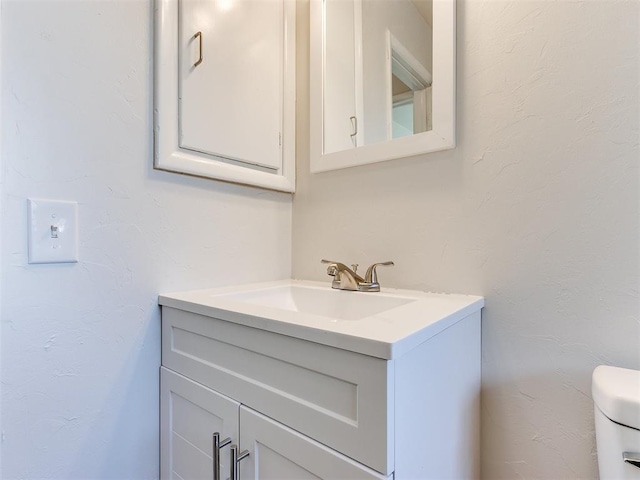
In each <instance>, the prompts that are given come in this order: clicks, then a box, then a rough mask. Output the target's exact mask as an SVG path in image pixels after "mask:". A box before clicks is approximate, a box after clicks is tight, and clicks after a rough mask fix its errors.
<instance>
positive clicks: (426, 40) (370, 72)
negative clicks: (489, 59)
mask: <svg viewBox="0 0 640 480" xmlns="http://www.w3.org/2000/svg"><path fill="white" fill-rule="evenodd" d="M310 20H311V59H310V60H311V85H310V86H311V122H310V124H311V132H310V139H311V171H312V172H322V171H326V170H335V169H340V168H347V167H352V166H356V165H364V164H368V163H374V162H380V161H385V160H391V159H396V158H402V157H407V156H412V155H418V154H422V153H428V152H434V151H438V150H445V149H448V148H453V147H454V146H455V0H311V19H310Z"/></svg>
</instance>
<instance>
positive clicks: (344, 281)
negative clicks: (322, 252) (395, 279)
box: [322, 260, 394, 292]
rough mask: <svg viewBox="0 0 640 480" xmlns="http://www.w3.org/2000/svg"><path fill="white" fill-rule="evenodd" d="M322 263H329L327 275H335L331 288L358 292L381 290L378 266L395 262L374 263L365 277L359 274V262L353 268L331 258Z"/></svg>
mask: <svg viewBox="0 0 640 480" xmlns="http://www.w3.org/2000/svg"><path fill="white" fill-rule="evenodd" d="M322 263H328V264H329V266H328V267H327V275H330V276H332V277H333V281H332V282H331V288H336V289H339V290H353V291H358V292H379V291H380V284H379V283H378V274H377V273H376V267H378V266H379V265H383V266H388V265H393V264H394V263H393V262H380V263H374V264H373V265H371V266H370V267H369V268H368V269H367V273H365V275H364V278H362V277H361V276H360V275H358V273H357V270H358V264H357V263H354V264H353V265H351V268H349V267H347V266H346V265H345V264H344V263H341V262H333V261H331V260H322Z"/></svg>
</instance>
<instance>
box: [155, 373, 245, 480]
mask: <svg viewBox="0 0 640 480" xmlns="http://www.w3.org/2000/svg"><path fill="white" fill-rule="evenodd" d="M174 394H175V395H177V396H179V397H180V398H182V399H183V400H184V401H186V402H188V403H189V404H193V405H195V406H196V407H199V409H202V410H204V411H205V412H207V413H209V414H211V415H212V416H214V417H217V418H218V419H220V420H221V421H222V428H221V429H220V430H221V431H220V432H219V433H220V437H221V439H224V438H227V437H229V438H231V441H232V442H233V443H236V442H237V441H238V438H239V429H238V419H239V408H240V404H239V403H238V402H236V401H235V400H233V399H231V398H228V397H226V396H224V395H222V394H220V393H218V392H216V391H214V390H211V389H210V388H207V387H205V386H204V385H201V384H199V383H197V382H194V381H193V380H191V379H189V378H187V377H184V376H182V375H180V374H179V373H176V372H174V371H173V370H169V369H167V368H165V367H160V478H161V479H162V480H170V479H172V478H174V475H173V473H174V471H175V468H174V465H173V460H174V453H176V450H175V449H176V448H178V447H176V444H175V443H174V440H178V441H179V442H178V445H183V446H184V445H186V446H187V447H185V448H188V450H185V451H189V452H199V453H197V458H202V454H204V455H206V456H207V457H212V455H213V433H214V432H213V431H211V432H205V433H204V434H202V435H200V434H197V435H196V434H194V433H193V429H194V428H195V429H197V430H199V428H200V427H201V425H202V423H200V424H198V423H196V422H197V420H198V419H197V418H193V416H191V417H186V416H184V410H183V415H182V420H185V419H186V420H187V421H186V422H184V423H183V424H181V425H179V428H181V429H184V430H187V431H188V430H190V432H189V433H191V434H192V435H191V436H193V437H195V438H197V437H206V436H208V438H206V443H207V447H206V448H204V449H203V448H201V446H202V445H201V443H202V442H203V441H205V440H203V439H202V438H200V439H199V440H200V442H194V443H191V441H190V440H192V439H191V436H187V435H185V437H182V436H180V435H179V434H177V433H176V434H175V437H176V438H175V439H174V415H175V412H176V411H175V409H174V403H173V402H174ZM198 444H200V446H199V445H198ZM221 450H222V451H221V453H220V463H221V473H223V474H225V472H227V471H228V468H229V467H228V466H229V447H228V446H227V447H226V448H224V449H221ZM183 460H185V459H183ZM192 460H194V458H192ZM211 462H213V461H212V460H211ZM183 463H184V462H183ZM194 463H199V462H194ZM183 466H184V465H183ZM209 473H210V475H208V476H207V478H212V477H213V463H211V471H210V472H207V474H209ZM222 478H226V476H224V475H223V477H222Z"/></svg>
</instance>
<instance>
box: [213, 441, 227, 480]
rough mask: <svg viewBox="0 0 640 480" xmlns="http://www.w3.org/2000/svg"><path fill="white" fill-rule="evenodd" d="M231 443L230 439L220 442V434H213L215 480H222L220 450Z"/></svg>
mask: <svg viewBox="0 0 640 480" xmlns="http://www.w3.org/2000/svg"><path fill="white" fill-rule="evenodd" d="M230 443H231V439H230V438H228V437H227V438H225V439H224V440H222V441H220V432H216V433H214V434H213V452H211V453H212V454H213V480H220V449H221V448H222V447H226V446H227V445H229V444H230Z"/></svg>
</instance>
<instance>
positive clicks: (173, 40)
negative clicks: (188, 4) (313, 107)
mask: <svg viewBox="0 0 640 480" xmlns="http://www.w3.org/2000/svg"><path fill="white" fill-rule="evenodd" d="M178 1H179V0H155V3H154V17H155V29H154V112H153V117H154V122H153V123H154V128H153V142H154V167H155V168H156V169H158V170H166V171H171V172H178V173H184V174H188V175H194V176H198V177H204V178H211V179H217V180H222V181H225V182H231V183H240V184H245V185H251V186H255V187H261V188H266V189H270V190H277V191H282V192H289V193H293V192H294V191H295V70H296V68H295V39H296V31H295V16H296V13H295V10H296V6H295V0H282V1H283V5H284V48H285V51H284V55H283V59H284V66H283V67H284V75H283V79H284V85H283V106H282V108H283V112H282V113H283V115H282V116H283V125H282V129H283V135H282V165H281V166H280V168H279V169H278V170H277V171H274V172H273V173H272V172H267V171H264V169H262V170H261V169H254V168H251V167H250V166H249V165H247V166H243V165H241V164H239V163H238V162H230V161H228V160H227V159H224V158H221V157H216V156H214V155H208V154H204V153H199V152H194V151H193V150H187V149H184V148H181V147H180V142H179V118H178V115H179V98H178V92H179V85H178V45H179V43H178V12H179V4H178ZM248 140H250V139H248Z"/></svg>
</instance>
